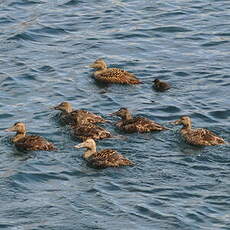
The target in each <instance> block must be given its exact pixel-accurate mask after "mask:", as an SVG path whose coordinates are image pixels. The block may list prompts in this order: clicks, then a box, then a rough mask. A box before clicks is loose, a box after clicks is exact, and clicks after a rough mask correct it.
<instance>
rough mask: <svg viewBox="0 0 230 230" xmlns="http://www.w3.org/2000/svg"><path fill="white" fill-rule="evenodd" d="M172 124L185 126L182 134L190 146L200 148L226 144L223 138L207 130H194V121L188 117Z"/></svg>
mask: <svg viewBox="0 0 230 230" xmlns="http://www.w3.org/2000/svg"><path fill="white" fill-rule="evenodd" d="M172 124H175V125H183V127H182V128H181V130H180V133H181V135H182V137H183V138H184V139H185V140H186V141H187V142H188V143H189V144H192V145H200V146H202V145H204V146H205V145H207V146H209V145H222V144H225V141H224V139H223V138H221V137H218V136H217V135H216V134H214V133H213V132H211V131H209V130H207V129H203V128H199V129H192V121H191V119H190V117H188V116H182V117H181V118H180V119H179V120H177V121H174V122H172Z"/></svg>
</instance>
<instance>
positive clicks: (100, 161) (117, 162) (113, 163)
mask: <svg viewBox="0 0 230 230" xmlns="http://www.w3.org/2000/svg"><path fill="white" fill-rule="evenodd" d="M74 147H75V148H77V149H78V148H87V151H85V153H84V154H83V158H84V159H85V160H86V161H87V162H88V163H89V164H90V165H92V166H93V167H97V168H106V167H119V166H126V165H129V166H132V165H134V163H133V162H132V161H130V160H128V159H127V158H125V157H124V156H123V155H121V154H119V153H118V152H117V151H115V150H113V149H104V150H101V151H97V150H96V143H95V141H94V140H93V139H87V140H86V141H85V142H83V143H81V144H79V145H75V146H74Z"/></svg>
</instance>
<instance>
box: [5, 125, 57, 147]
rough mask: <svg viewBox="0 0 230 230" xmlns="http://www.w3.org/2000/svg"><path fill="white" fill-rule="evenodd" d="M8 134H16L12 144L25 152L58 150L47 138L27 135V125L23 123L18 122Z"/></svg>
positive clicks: (7, 130) (8, 130)
mask: <svg viewBox="0 0 230 230" xmlns="http://www.w3.org/2000/svg"><path fill="white" fill-rule="evenodd" d="M5 131H6V132H16V135H15V136H14V137H13V138H12V142H13V143H14V144H15V146H16V147H17V148H19V149H23V150H28V151H29V150H46V151H49V150H56V148H55V147H54V145H53V144H52V143H50V142H48V141H47V140H46V139H45V138H43V137H41V136H35V135H26V125H25V124H24V123H23V122H16V123H15V124H14V125H13V126H12V127H11V128H9V129H6V130H5Z"/></svg>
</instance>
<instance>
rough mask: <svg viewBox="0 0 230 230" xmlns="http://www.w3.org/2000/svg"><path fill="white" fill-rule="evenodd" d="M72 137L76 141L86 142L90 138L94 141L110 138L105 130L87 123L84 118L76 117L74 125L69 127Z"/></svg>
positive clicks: (109, 134)
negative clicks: (76, 139)
mask: <svg viewBox="0 0 230 230" xmlns="http://www.w3.org/2000/svg"><path fill="white" fill-rule="evenodd" d="M71 132H72V135H73V136H74V137H76V138H78V139H81V140H86V139H88V138H92V139H94V140H98V139H105V138H110V137H112V135H111V133H110V132H109V131H107V130H106V129H104V128H102V127H100V126H97V125H95V124H92V123H89V122H88V121H87V119H86V118H85V117H80V116H78V117H77V120H76V123H75V124H73V125H71Z"/></svg>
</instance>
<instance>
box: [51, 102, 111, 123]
mask: <svg viewBox="0 0 230 230" xmlns="http://www.w3.org/2000/svg"><path fill="white" fill-rule="evenodd" d="M54 109H56V110H61V114H60V120H61V122H63V123H65V124H74V123H76V121H77V117H78V116H81V117H85V119H87V121H88V122H90V123H105V122H107V121H106V120H105V119H104V118H102V117H101V116H99V115H96V114H94V113H91V112H88V111H86V110H80V109H78V110H73V108H72V106H71V104H70V103H69V102H66V101H64V102H62V103H60V104H59V105H57V106H55V107H54Z"/></svg>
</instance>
